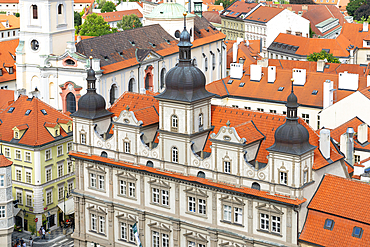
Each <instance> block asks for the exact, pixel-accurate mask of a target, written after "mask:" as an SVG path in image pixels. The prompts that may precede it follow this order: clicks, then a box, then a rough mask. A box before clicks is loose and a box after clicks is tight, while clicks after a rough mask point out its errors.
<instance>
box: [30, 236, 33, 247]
mask: <svg viewBox="0 0 370 247" xmlns="http://www.w3.org/2000/svg"><path fill="white" fill-rule="evenodd" d="M30 246H31V247H32V246H33V239H32V237H30Z"/></svg>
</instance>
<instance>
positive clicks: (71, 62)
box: [66, 59, 76, 66]
mask: <svg viewBox="0 0 370 247" xmlns="http://www.w3.org/2000/svg"><path fill="white" fill-rule="evenodd" d="M66 64H67V65H69V66H75V65H76V63H75V61H73V60H72V59H67V60H66Z"/></svg>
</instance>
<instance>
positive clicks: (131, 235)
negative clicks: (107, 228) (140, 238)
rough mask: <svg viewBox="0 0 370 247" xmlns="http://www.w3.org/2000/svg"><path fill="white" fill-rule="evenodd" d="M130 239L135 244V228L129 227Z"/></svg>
mask: <svg viewBox="0 0 370 247" xmlns="http://www.w3.org/2000/svg"><path fill="white" fill-rule="evenodd" d="M128 237H129V241H130V242H134V243H135V234H134V226H133V225H128Z"/></svg>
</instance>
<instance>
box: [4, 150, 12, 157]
mask: <svg viewBox="0 0 370 247" xmlns="http://www.w3.org/2000/svg"><path fill="white" fill-rule="evenodd" d="M4 150H5V151H4V154H5V157H7V158H11V157H12V156H11V153H10V148H4Z"/></svg>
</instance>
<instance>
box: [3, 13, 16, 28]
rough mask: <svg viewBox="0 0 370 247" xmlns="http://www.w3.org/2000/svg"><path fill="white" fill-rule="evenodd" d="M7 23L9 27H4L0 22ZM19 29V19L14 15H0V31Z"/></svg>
mask: <svg viewBox="0 0 370 247" xmlns="http://www.w3.org/2000/svg"><path fill="white" fill-rule="evenodd" d="M6 21H8V23H9V26H8V27H6V26H4V25H3V24H2V23H1V22H6ZM19 28H20V18H19V17H16V16H15V15H6V14H0V31H6V30H12V29H19Z"/></svg>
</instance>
